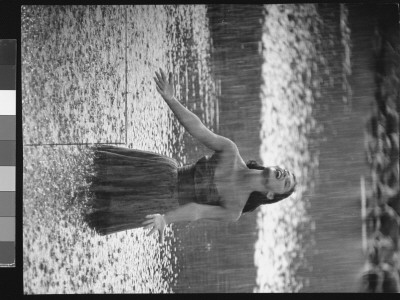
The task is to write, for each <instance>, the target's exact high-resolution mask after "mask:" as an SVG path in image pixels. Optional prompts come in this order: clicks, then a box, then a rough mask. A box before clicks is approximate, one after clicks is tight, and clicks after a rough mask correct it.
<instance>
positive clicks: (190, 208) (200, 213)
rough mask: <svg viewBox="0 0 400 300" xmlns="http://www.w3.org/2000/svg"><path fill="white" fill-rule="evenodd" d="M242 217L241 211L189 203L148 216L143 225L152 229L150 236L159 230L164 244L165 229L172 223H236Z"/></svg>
mask: <svg viewBox="0 0 400 300" xmlns="http://www.w3.org/2000/svg"><path fill="white" fill-rule="evenodd" d="M240 215H241V211H240V212H239V211H238V210H232V209H226V208H224V207H221V206H214V205H204V204H197V203H189V204H186V205H182V206H180V207H178V208H177V209H175V210H172V211H169V212H167V213H166V214H164V215H160V214H155V215H148V216H146V218H147V220H146V221H144V222H143V223H142V224H143V225H144V226H145V229H150V228H151V229H152V230H151V231H150V232H149V233H148V235H150V234H152V233H153V232H154V231H156V230H157V231H158V232H159V233H160V242H163V241H164V228H165V226H166V225H168V224H170V223H177V222H184V221H196V220H200V219H208V220H216V221H224V222H234V221H237V220H238V219H239V217H240Z"/></svg>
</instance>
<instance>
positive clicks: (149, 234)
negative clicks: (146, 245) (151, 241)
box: [146, 227, 156, 236]
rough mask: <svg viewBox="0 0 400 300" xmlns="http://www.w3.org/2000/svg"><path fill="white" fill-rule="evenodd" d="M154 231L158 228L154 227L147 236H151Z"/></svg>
mask: <svg viewBox="0 0 400 300" xmlns="http://www.w3.org/2000/svg"><path fill="white" fill-rule="evenodd" d="M154 231H156V228H155V227H153V229H152V230H151V231H150V232H149V233H148V234H146V235H147V236H149V235H151V234H152V233H153V232H154Z"/></svg>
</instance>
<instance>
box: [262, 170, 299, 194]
mask: <svg viewBox="0 0 400 300" xmlns="http://www.w3.org/2000/svg"><path fill="white" fill-rule="evenodd" d="M262 174H263V183H264V185H265V187H266V188H267V190H268V191H270V192H272V193H274V194H283V193H286V192H288V191H290V189H291V188H292V187H293V185H294V184H295V179H294V177H293V174H292V173H290V172H289V171H288V170H286V169H283V168H280V167H278V166H275V167H267V168H265V169H264V171H263V172H262Z"/></svg>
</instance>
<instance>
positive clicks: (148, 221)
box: [142, 220, 153, 225]
mask: <svg viewBox="0 0 400 300" xmlns="http://www.w3.org/2000/svg"><path fill="white" fill-rule="evenodd" d="M142 224H143V225H149V224H153V220H145V221H144V222H142Z"/></svg>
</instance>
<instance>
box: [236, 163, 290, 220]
mask: <svg viewBox="0 0 400 300" xmlns="http://www.w3.org/2000/svg"><path fill="white" fill-rule="evenodd" d="M246 166H247V167H248V168H249V169H256V170H264V169H265V167H263V166H261V165H259V164H258V163H257V162H256V161H255V160H249V161H248V162H247V163H246ZM293 178H294V180H295V183H294V185H293V187H292V188H291V189H290V190H289V191H287V192H286V193H283V194H274V198H273V199H268V198H267V194H266V193H262V192H257V191H254V192H252V193H251V194H250V197H249V199H247V202H246V205H245V206H244V208H243V211H242V212H243V213H246V212H251V211H253V210H255V209H256V208H257V207H259V206H260V205H262V204H272V203H275V202H278V201H281V200H283V199H285V198H287V197H289V196H290V195H291V194H292V193H293V191H294V190H295V188H296V185H297V182H296V176H295V175H294V174H293Z"/></svg>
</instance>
